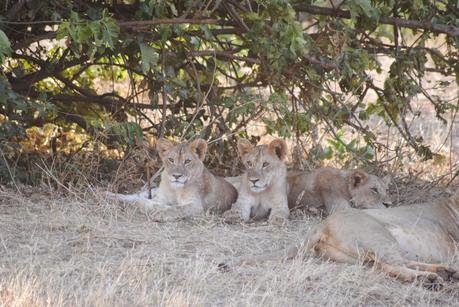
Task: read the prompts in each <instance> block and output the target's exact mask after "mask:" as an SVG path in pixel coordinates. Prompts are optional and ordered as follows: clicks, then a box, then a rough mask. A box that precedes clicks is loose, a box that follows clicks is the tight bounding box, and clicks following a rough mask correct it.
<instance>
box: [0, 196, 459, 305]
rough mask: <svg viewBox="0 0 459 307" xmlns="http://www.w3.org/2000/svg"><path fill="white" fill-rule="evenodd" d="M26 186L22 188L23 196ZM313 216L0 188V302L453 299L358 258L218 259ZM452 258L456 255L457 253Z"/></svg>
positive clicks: (457, 293)
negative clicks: (167, 207) (271, 216)
mask: <svg viewBox="0 0 459 307" xmlns="http://www.w3.org/2000/svg"><path fill="white" fill-rule="evenodd" d="M25 195H27V196H25ZM314 223H317V219H313V218H307V217H298V218H296V219H294V220H293V221H291V222H290V224H289V225H288V226H287V227H284V228H276V227H273V226H268V225H266V224H263V223H258V224H251V225H230V226H228V225H223V224H222V223H221V221H220V219H219V218H217V217H213V216H209V217H204V218H200V219H194V220H188V221H182V222H176V223H163V224H160V223H154V222H151V221H149V219H148V216H147V215H145V214H144V213H142V212H140V211H139V210H136V208H133V207H129V206H125V205H120V204H114V203H110V202H109V201H108V200H106V199H104V198H102V197H97V196H96V195H95V194H89V193H88V194H87V195H83V196H82V197H81V198H78V199H76V198H72V197H62V196H56V195H53V194H52V193H51V194H50V193H49V191H48V192H47V193H45V192H37V191H34V192H33V193H32V192H31V191H28V192H27V191H26V192H25V193H24V194H23V195H18V193H16V192H14V191H13V190H9V189H3V190H0V255H1V256H0V305H1V306H47V305H52V306H75V305H78V306H113V305H116V306H126V305H132V306H143V305H151V306H160V305H161V306H184V305H186V306H203V305H204V306H215V305H225V306H240V305H245V306H259V305H263V306H290V305H340V306H342V305H407V304H410V305H457V303H458V302H459V288H458V286H457V285H447V286H446V287H445V288H443V289H442V290H441V291H437V292H432V291H428V290H425V289H424V288H422V287H420V286H416V285H414V284H401V283H399V282H398V281H395V280H393V279H392V278H389V277H388V276H386V275H385V274H383V273H380V272H378V271H373V270H371V269H366V268H364V267H360V266H355V265H343V264H336V263H328V262H324V261H322V260H320V259H314V258H308V257H307V258H306V260H304V261H301V260H294V261H290V262H286V263H275V262H267V263H262V264H259V265H253V266H243V267H239V268H236V269H234V270H233V271H230V272H228V273H221V272H219V271H218V270H217V263H218V262H219V261H221V260H224V259H227V258H228V257H232V256H240V255H247V254H248V255H250V254H254V255H255V254H259V253H261V252H262V251H264V250H275V249H278V248H283V247H286V246H288V245H290V244H292V243H295V242H298V241H299V240H300V239H301V238H302V236H303V234H304V233H305V232H306V231H307V230H308V229H309V228H310V226H311V225H313V224H314ZM455 264H459V263H458V262H457V259H456V260H455Z"/></svg>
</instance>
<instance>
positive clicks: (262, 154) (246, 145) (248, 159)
mask: <svg viewBox="0 0 459 307" xmlns="http://www.w3.org/2000/svg"><path fill="white" fill-rule="evenodd" d="M237 148H238V150H239V155H240V156H241V160H242V162H243V163H244V165H245V167H246V169H247V184H248V185H249V188H250V190H251V191H252V192H255V193H258V192H262V191H264V190H266V189H267V188H268V187H270V186H271V185H272V183H273V182H275V181H277V180H280V179H281V178H282V177H285V176H286V172H287V170H286V166H285V164H284V159H285V156H286V154H287V144H286V143H285V142H284V141H283V140H280V139H275V140H273V141H272V142H271V143H269V145H258V146H254V145H252V144H251V143H250V141H249V140H247V139H244V138H242V139H239V141H238V143H237Z"/></svg>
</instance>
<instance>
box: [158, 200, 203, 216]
mask: <svg viewBox="0 0 459 307" xmlns="http://www.w3.org/2000/svg"><path fill="white" fill-rule="evenodd" d="M203 213H204V206H203V204H202V199H201V198H200V197H199V196H198V195H196V196H194V195H193V196H189V197H187V198H182V199H180V198H179V199H178V204H177V205H175V206H170V207H166V208H158V209H157V210H156V211H155V212H154V213H153V216H152V218H153V220H155V221H160V222H167V221H174V220H179V219H183V218H186V217H193V216H198V215H202V214H203Z"/></svg>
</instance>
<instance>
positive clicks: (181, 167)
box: [156, 139, 207, 187]
mask: <svg viewBox="0 0 459 307" xmlns="http://www.w3.org/2000/svg"><path fill="white" fill-rule="evenodd" d="M156 148H157V150H158V153H159V156H160V158H161V160H162V161H163V165H164V172H165V175H166V178H167V179H169V180H170V183H171V185H172V186H173V187H184V186H185V185H187V183H189V182H191V181H192V179H194V178H199V177H200V176H201V174H202V170H203V168H204V164H203V162H202V161H203V160H204V158H205V157H206V152H207V142H206V141H204V140H202V139H197V140H194V141H192V142H191V143H188V144H187V143H180V144H175V143H173V142H171V141H168V140H166V139H159V140H158V141H157V146H156ZM163 179H164V177H163Z"/></svg>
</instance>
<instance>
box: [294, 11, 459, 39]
mask: <svg viewBox="0 0 459 307" xmlns="http://www.w3.org/2000/svg"><path fill="white" fill-rule="evenodd" d="M293 7H294V8H295V9H296V10H297V11H300V12H306V13H309V14H314V15H325V16H333V17H340V18H345V19H350V18H351V13H350V12H349V11H344V10H339V9H333V8H327V7H321V6H315V5H309V4H295V5H293ZM379 23H382V24H388V25H394V26H398V27H404V28H410V29H415V30H419V29H423V30H427V31H431V32H434V33H445V34H448V35H450V36H459V28H457V27H454V26H450V25H444V24H436V23H433V22H432V21H431V20H424V21H419V20H410V19H403V18H394V17H386V16H381V17H380V18H379Z"/></svg>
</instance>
